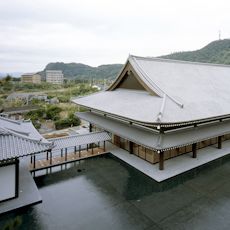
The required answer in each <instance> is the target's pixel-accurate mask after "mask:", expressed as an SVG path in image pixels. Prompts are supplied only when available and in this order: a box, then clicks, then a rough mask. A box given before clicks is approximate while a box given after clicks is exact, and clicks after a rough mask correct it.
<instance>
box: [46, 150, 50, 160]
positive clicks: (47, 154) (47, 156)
mask: <svg viewBox="0 0 230 230" xmlns="http://www.w3.org/2000/svg"><path fill="white" fill-rule="evenodd" d="M48 159H49V152H48V151H47V152H46V160H47V161H48Z"/></svg>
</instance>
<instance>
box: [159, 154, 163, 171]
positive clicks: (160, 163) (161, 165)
mask: <svg viewBox="0 0 230 230" xmlns="http://www.w3.org/2000/svg"><path fill="white" fill-rule="evenodd" d="M159 155H160V156H159V158H160V161H159V169H160V170H164V151H160V153H159Z"/></svg>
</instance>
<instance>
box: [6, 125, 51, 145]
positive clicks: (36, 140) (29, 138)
mask: <svg viewBox="0 0 230 230" xmlns="http://www.w3.org/2000/svg"><path fill="white" fill-rule="evenodd" d="M5 130H6V131H7V133H6V135H12V136H16V137H19V138H22V139H25V140H27V141H32V142H35V143H38V144H42V145H52V144H53V143H52V142H50V143H46V142H42V138H41V139H39V140H38V139H35V138H31V137H28V136H24V135H22V134H19V133H17V132H14V131H13V130H11V129H6V128H5Z"/></svg>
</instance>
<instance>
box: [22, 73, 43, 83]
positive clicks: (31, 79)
mask: <svg viewBox="0 0 230 230" xmlns="http://www.w3.org/2000/svg"><path fill="white" fill-rule="evenodd" d="M21 82H23V83H34V84H40V83H41V75H39V74H37V73H24V74H22V75H21Z"/></svg>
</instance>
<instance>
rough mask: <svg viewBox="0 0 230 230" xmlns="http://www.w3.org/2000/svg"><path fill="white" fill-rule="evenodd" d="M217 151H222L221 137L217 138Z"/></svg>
mask: <svg viewBox="0 0 230 230" xmlns="http://www.w3.org/2000/svg"><path fill="white" fill-rule="evenodd" d="M218 149H222V136H219V137H218Z"/></svg>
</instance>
